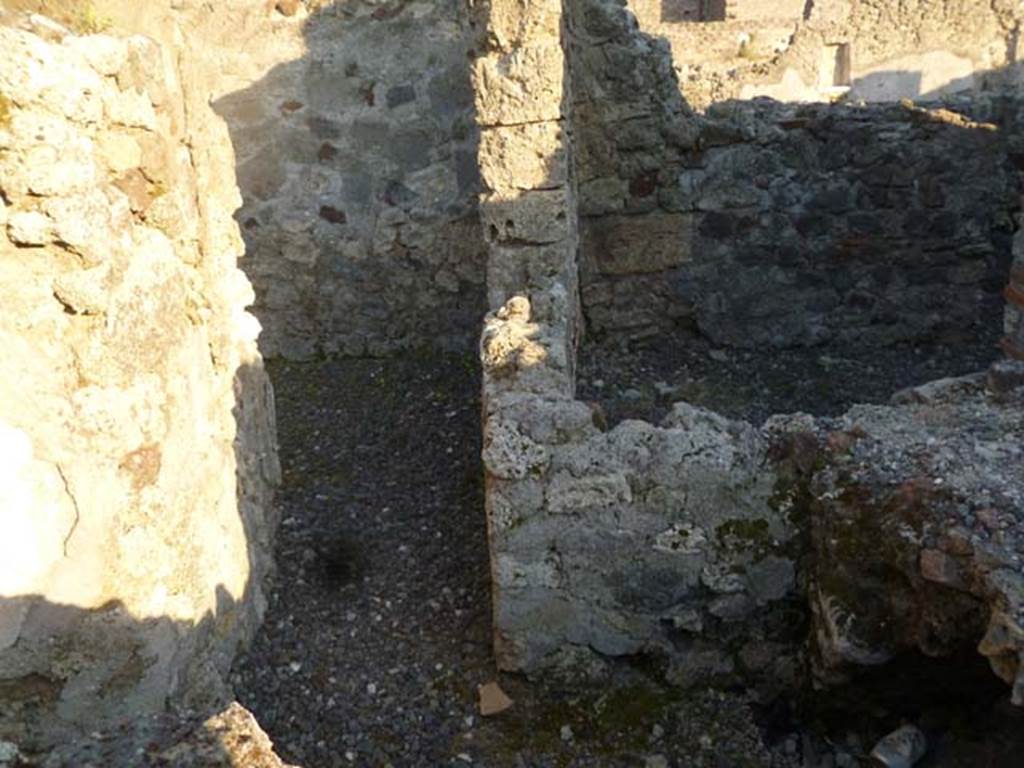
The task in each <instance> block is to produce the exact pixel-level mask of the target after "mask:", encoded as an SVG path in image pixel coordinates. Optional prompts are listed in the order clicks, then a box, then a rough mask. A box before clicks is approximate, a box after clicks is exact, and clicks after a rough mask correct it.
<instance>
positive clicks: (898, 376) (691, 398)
mask: <svg viewBox="0 0 1024 768" xmlns="http://www.w3.org/2000/svg"><path fill="white" fill-rule="evenodd" d="M1000 336H1001V329H1000V328H999V326H998V324H997V323H996V322H994V321H992V322H986V323H985V325H984V327H983V328H973V329H969V330H965V332H964V334H963V335H962V336H960V337H958V338H948V339H943V340H935V341H931V342H929V343H922V344H912V343H901V344H894V345H892V346H889V347H883V348H878V349H866V348H859V349H858V348H855V347H850V346H842V345H837V344H827V345H823V346H820V347H804V348H794V349H781V350H780V349H770V348H767V349H756V350H737V349H728V350H726V349H716V348H715V347H713V346H712V345H711V344H710V343H709V342H708V341H707V340H706V339H705V338H703V337H701V336H699V335H697V334H695V333H692V332H687V331H678V332H676V333H672V334H665V335H662V336H656V337H653V338H649V339H645V340H642V341H638V342H633V343H631V344H624V343H619V342H616V341H612V340H602V339H587V341H586V343H585V344H584V346H583V348H582V349H581V350H580V355H579V361H578V365H579V370H578V376H577V397H579V398H580V399H581V400H589V401H592V402H597V403H600V404H601V406H602V408H603V409H604V411H605V413H606V415H607V417H608V421H609V423H610V424H615V423H618V422H620V421H622V420H623V419H645V420H647V421H652V422H655V423H656V422H658V421H660V420H661V419H662V418H663V417H664V416H665V415H666V414H667V413H668V412H669V410H670V409H671V407H672V403H673V402H675V401H678V400H685V401H686V402H689V403H692V404H694V405H700V406H704V407H706V408H710V409H711V410H714V411H718V412H719V413H722V414H724V415H726V416H729V417H730V418H734V419H746V420H748V421H752V422H753V423H754V424H761V423H762V422H764V420H765V419H767V418H768V417H769V416H771V415H773V414H776V413H794V412H796V411H803V412H804V413H809V414H811V415H813V416H838V415H840V414H842V413H843V412H845V411H846V410H847V409H848V408H849V407H850V406H851V405H853V404H854V403H885V402H888V400H889V398H890V397H891V396H892V395H893V394H894V393H895V392H897V391H899V390H901V389H904V388H906V387H911V386H917V385H920V384H924V383H925V382H928V381H933V380H935V379H941V378H944V377H947V376H962V375H965V374H968V373H974V372H975V371H980V370H984V369H985V368H987V367H988V366H989V364H991V363H992V362H993V361H994V360H996V359H998V358H999V357H1000V356H1001V354H1002V353H1001V352H1000V351H999V348H998V346H997V344H998V341H999V337H1000Z"/></svg>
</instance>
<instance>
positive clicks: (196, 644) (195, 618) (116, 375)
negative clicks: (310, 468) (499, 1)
mask: <svg viewBox="0 0 1024 768" xmlns="http://www.w3.org/2000/svg"><path fill="white" fill-rule="evenodd" d="M0 48H2V49H3V51H4V56H3V60H2V61H0V296H2V297H3V302H4V307H5V309H4V312H3V313H2V315H0V341H2V344H3V347H4V356H3V360H2V362H0V456H2V457H3V460H2V462H0V529H2V531H3V534H2V536H0V737H2V738H5V739H13V740H14V741H16V742H18V743H19V744H21V745H22V746H30V747H31V746H33V745H36V746H38V745H39V744H47V743H53V742H56V741H64V740H68V739H72V738H74V737H75V736H76V735H79V734H81V733H83V732H91V731H94V730H97V729H103V728H106V727H110V726H113V725H115V724H118V723H121V722H124V721H125V720H128V719H130V718H134V717H137V716H138V715H140V714H142V713H148V712H154V711H158V710H160V709H162V708H163V707H164V705H165V704H166V703H167V701H168V700H173V701H176V702H179V703H189V704H192V705H196V706H201V705H203V704H205V703H211V702H215V701H216V700H217V699H219V698H222V697H223V696H224V695H225V693H226V690H225V686H224V683H223V681H222V678H221V676H222V675H223V674H224V673H226V671H227V667H228V666H229V665H230V662H231V659H232V657H233V655H234V653H235V651H236V649H237V646H238V645H239V643H241V642H244V641H245V640H246V639H247V638H248V637H249V636H250V634H251V633H252V631H253V630H254V628H255V626H256V625H257V624H258V621H259V618H260V614H261V610H262V605H263V597H262V593H261V580H262V578H263V576H264V574H265V573H266V572H267V570H268V568H269V566H270V539H271V535H272V531H273V527H274V518H273V514H272V508H271V505H270V489H271V486H272V483H273V482H275V480H276V476H277V471H278V470H277V459H276V445H275V439H274V427H273V402H272V396H271V391H270V385H269V382H268V380H267V378H266V375H265V374H264V372H263V368H262V364H261V360H260V356H259V354H258V352H257V349H256V336H257V334H258V331H259V325H258V323H257V322H256V320H255V319H254V318H253V317H252V316H250V315H249V314H247V313H246V311H245V307H246V306H247V305H248V304H250V303H251V302H252V298H253V297H252V291H251V289H250V287H249V284H248V282H247V280H246V279H245V276H244V275H243V273H242V272H240V271H239V270H238V269H237V266H236V259H237V257H238V256H239V254H240V253H241V251H242V243H241V240H240V238H239V235H238V230H237V227H236V225H235V223H234V222H233V221H232V219H231V213H232V211H233V210H234V209H235V208H237V207H238V205H239V204H240V200H239V197H238V192H237V188H236V187H235V185H234V168H233V163H232V154H231V145H230V141H229V137H228V135H227V131H226V130H225V128H224V126H223V123H222V122H221V121H220V120H219V119H218V118H217V117H216V116H215V115H214V114H213V113H212V112H211V111H210V110H209V107H208V105H207V102H206V99H205V98H204V94H203V92H202V89H201V88H200V87H198V86H199V84H200V83H201V81H202V77H203V75H202V74H201V73H199V72H197V71H196V70H195V69H194V68H193V67H192V66H191V65H190V62H189V61H188V59H187V57H186V58H185V59H179V58H178V57H177V56H176V55H175V53H174V51H173V50H172V49H169V48H166V47H161V46H160V45H159V44H157V43H156V42H154V41H153V40H151V39H149V38H144V37H140V36H132V37H122V36H108V35H100V34H94V35H86V36H79V35H75V34H71V33H69V32H68V30H67V29H65V28H64V27H62V26H60V25H59V24H57V23H55V22H53V21H50V20H48V19H46V18H43V17H33V18H32V19H31V20H29V19H28V17H26V16H23V15H20V14H16V13H10V12H7V11H2V10H0Z"/></svg>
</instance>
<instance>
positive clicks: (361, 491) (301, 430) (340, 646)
mask: <svg viewBox="0 0 1024 768" xmlns="http://www.w3.org/2000/svg"><path fill="white" fill-rule="evenodd" d="M471 361H472V358H465V357H459V356H447V357H445V356H438V355H436V354H430V355H421V356H411V357H407V358H403V359H390V360H371V359H358V360H337V361H327V362H323V361H321V362H314V363H302V364H296V363H280V362H278V363H273V364H271V365H270V366H269V369H270V373H271V377H272V379H273V382H274V385H275V390H276V396H277V415H278V429H279V433H280V443H281V459H282V464H283V470H284V482H283V487H282V488H281V490H280V491H279V495H278V501H279V504H280V505H281V508H282V516H283V523H282V527H281V531H280V533H279V539H278V545H277V561H278V573H277V576H276V579H275V581H274V583H273V584H272V586H271V589H270V601H269V602H270V604H269V607H268V611H267V616H266V620H265V624H264V627H263V629H262V631H261V632H260V634H259V635H258V637H257V639H256V641H255V642H254V644H253V646H252V648H251V649H250V650H249V652H248V653H247V654H245V655H244V656H242V657H241V658H240V659H239V660H238V662H237V663H236V665H235V670H234V675H233V682H234V685H235V688H236V691H237V694H238V697H239V700H240V701H241V702H242V704H244V705H245V706H246V707H248V708H249V709H250V710H251V711H252V712H253V713H254V714H255V715H256V717H257V719H258V720H259V722H260V725H261V726H262V727H263V728H264V729H265V730H266V731H267V732H268V733H269V734H270V736H271V738H272V739H273V741H274V743H275V746H276V749H277V750H278V752H279V753H280V754H281V756H282V757H283V758H284V759H285V760H287V761H291V762H294V763H297V764H300V765H302V766H305V767H306V768H321V767H323V766H350V765H356V766H386V765H391V766H395V768H400V767H401V766H442V765H463V766H464V765H470V764H474V765H485V766H538V767H539V766H552V767H554V766H619V765H621V766H646V765H650V766H654V767H655V768H656V767H657V766H662V765H687V766H689V765H693V766H700V765H707V766H718V765H727V766H768V765H772V764H776V765H788V764H791V759H790V758H787V757H786V756H785V750H786V745H785V740H784V739H783V740H782V741H780V742H779V745H778V749H777V751H778V753H779V757H778V759H777V760H775V761H774V762H773V759H772V756H771V753H770V750H769V749H768V748H766V746H765V745H764V743H763V741H762V737H761V733H760V731H759V730H758V728H757V727H756V726H755V724H754V719H753V713H752V711H751V709H750V708H749V707H748V706H747V704H746V700H745V698H744V696H743V695H742V694H735V693H734V694H725V693H719V692H707V693H705V694H701V695H699V696H692V695H691V696H689V697H687V699H686V700H685V701H683V700H682V699H681V698H680V697H679V694H677V693H671V692H668V691H666V690H663V689H661V688H659V687H658V686H657V685H655V684H654V683H652V682H651V680H650V678H649V677H648V676H647V675H646V674H645V673H644V672H642V671H633V670H631V669H628V668H624V669H622V670H617V671H614V672H613V671H611V670H607V671H606V672H607V674H608V675H612V674H614V675H615V676H616V682H617V684H618V685H620V686H622V687H621V690H619V691H618V692H616V693H610V692H609V689H608V687H606V686H599V687H598V688H596V689H594V688H591V689H589V690H587V689H582V690H581V689H579V687H578V686H572V687H575V688H576V692H575V693H569V692H568V690H569V686H567V685H565V682H566V681H551V680H547V681H536V682H533V683H528V682H527V681H525V680H522V679H518V678H516V677H513V676H507V675H506V676H498V675H497V674H496V672H495V668H494V661H493V658H492V656H491V649H490V616H489V611H490V606H489V595H488V583H489V574H488V561H487V544H486V538H485V520H484V512H483V493H482V488H481V468H480V465H479V458H478V457H479V454H480V443H479V441H480V423H479V396H478V390H479V375H478V372H477V370H476V368H475V365H474V364H473V363H472V362H471ZM492 680H500V683H501V686H502V687H503V688H504V690H505V691H506V692H507V693H508V694H509V695H510V696H511V697H512V698H513V700H514V701H515V704H514V705H513V707H512V708H511V709H510V710H508V711H507V712H504V713H503V714H501V715H498V716H496V717H493V718H489V719H483V718H481V717H480V716H479V713H478V709H477V707H478V699H477V686H478V685H480V684H482V683H487V682H489V681H492ZM792 748H793V745H792V744H790V745H789V749H792ZM661 760H665V761H666V762H660V761H661Z"/></svg>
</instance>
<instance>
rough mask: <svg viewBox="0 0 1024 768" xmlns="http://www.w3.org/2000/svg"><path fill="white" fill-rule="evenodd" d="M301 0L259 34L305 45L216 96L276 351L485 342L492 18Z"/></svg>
mask: <svg viewBox="0 0 1024 768" xmlns="http://www.w3.org/2000/svg"><path fill="white" fill-rule="evenodd" d="M279 5H280V4H279ZM296 6H297V7H298V8H299V9H300V10H299V11H298V12H296V13H295V15H294V16H289V17H287V18H285V17H283V16H282V15H281V14H279V13H277V12H276V11H268V14H267V16H268V18H266V19H265V20H262V21H260V22H259V24H258V25H257V26H256V28H255V29H254V30H252V31H251V32H250V34H251V35H252V36H253V37H254V41H253V43H252V44H253V45H256V46H259V45H265V46H268V47H273V46H281V45H283V44H284V42H282V41H285V42H286V43H287V45H288V48H287V50H289V51H291V52H297V51H298V50H302V55H301V56H300V57H298V58H294V59H293V60H290V61H284V62H277V63H274V66H272V67H271V68H270V69H269V70H268V71H266V72H265V73H264V74H263V75H262V76H261V77H260V78H259V79H258V80H256V81H255V82H253V83H252V84H250V85H248V86H247V87H245V88H242V89H240V90H236V91H234V92H231V93H227V94H225V95H223V96H221V97H220V98H218V99H216V100H215V101H214V103H213V107H214V110H215V111H216V112H217V113H218V114H219V115H220V116H221V117H223V118H224V120H225V122H226V123H227V126H228V129H229V132H230V135H231V141H232V144H233V146H234V150H235V158H236V172H237V176H238V185H239V189H240V191H241V193H242V198H243V205H242V207H241V208H239V210H238V211H237V212H236V214H235V217H236V219H237V221H238V223H239V225H240V227H241V229H242V234H243V237H244V238H245V241H246V254H245V258H244V259H243V260H242V261H241V262H240V265H239V266H240V267H241V268H242V269H243V270H244V271H245V273H246V274H247V275H248V277H249V279H250V281H251V282H252V284H253V287H254V289H255V292H256V302H255V304H254V307H253V312H254V314H255V315H256V316H257V318H258V319H259V320H260V323H261V324H262V326H263V334H262V335H261V338H260V349H261V351H262V352H263V353H264V355H266V356H268V357H276V356H282V357H285V358H288V359H309V358H310V357H311V356H314V355H319V354H325V355H333V354H343V355H347V356H360V355H373V356H379V355H382V354H391V353H398V352H400V351H402V350H405V349H411V348H415V347H416V346H420V345H430V346H435V347H443V348H446V349H455V350H459V351H462V350H466V349H469V348H472V346H473V345H474V344H475V342H476V335H477V332H478V326H479V321H480V318H481V317H482V315H483V313H484V311H485V307H484V262H483V253H484V241H483V236H482V234H481V231H480V223H479V216H478V212H477V197H478V194H479V174H478V171H477V167H476V151H477V144H478V131H477V128H476V124H475V119H474V104H473V91H472V87H471V85H470V80H469V57H470V55H471V52H472V50H473V47H474V45H475V44H476V40H477V38H478V37H479V34H480V31H479V29H477V28H476V27H474V25H473V20H472V18H470V16H471V14H470V13H469V12H468V10H467V8H466V7H465V6H464V4H463V3H462V2H458V1H457V0H444V1H443V2H438V3H432V4H422V3H417V4H412V3H410V2H408V0H388V2H382V3H368V2H365V1H364V0H335V1H332V2H313V1H312V0H310V1H309V2H306V3H305V4H299V3H292V4H291V5H290V7H291V8H292V9H294V8H295V7H296ZM282 7H283V6H282ZM303 8H308V14H307V13H306V11H305V10H301V9H303ZM255 60H256V61H260V60H261V59H260V58H259V56H258V55H257V56H256V57H255ZM262 60H263V61H264V62H265V63H270V62H272V61H274V59H273V58H264V59H262ZM240 66H241V65H240Z"/></svg>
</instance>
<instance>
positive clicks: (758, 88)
mask: <svg viewBox="0 0 1024 768" xmlns="http://www.w3.org/2000/svg"><path fill="white" fill-rule="evenodd" d="M628 5H629V7H630V8H631V9H632V10H634V11H635V13H636V15H637V17H638V19H639V21H640V26H641V28H642V29H643V31H644V32H646V33H648V34H651V35H655V36H658V37H664V38H665V39H667V40H669V41H671V44H672V51H673V57H674V60H675V65H676V68H677V71H678V73H679V79H680V87H681V89H682V91H683V93H684V95H685V96H686V98H687V100H688V101H689V102H690V103H691V104H693V105H694V106H695V107H699V108H701V109H703V108H705V107H707V106H708V105H709V104H711V103H713V102H716V101H722V100H727V99H733V98H752V97H753V96H757V95H767V96H772V97H774V98H777V99H780V100H782V101H821V100H827V99H828V98H829V97H830V96H832V95H835V93H836V92H835V91H833V90H832V89H833V86H837V85H843V86H850V87H851V92H850V94H851V96H852V97H854V98H856V99H865V100H867V101H896V100H899V99H901V98H918V97H921V98H925V97H927V98H934V97H936V96H938V95H942V94H945V93H949V92H955V91H959V90H964V89H972V88H983V87H985V86H986V85H987V84H988V83H990V82H991V81H993V79H1002V78H1005V77H1006V76H1009V77H1010V78H1011V79H1013V80H1015V81H1019V60H1020V54H1019V52H1018V50H1017V42H1016V40H1017V31H1016V30H1017V29H1018V28H1019V25H1020V22H1021V17H1022V11H1021V9H1020V6H1019V4H1017V3H1014V2H995V3H990V2H987V0H956V2H943V1H940V0H916V1H915V2H901V3H895V2H891V0H852V1H849V2H848V1H847V0H817V2H814V3H808V4H806V5H807V8H806V12H805V11H804V8H803V7H802V6H803V5H804V4H803V3H785V4H782V5H780V4H778V3H772V4H770V5H766V4H762V3H753V4H747V3H743V2H742V0H737V2H736V3H735V4H734V5H735V6H737V11H735V12H730V13H728V19H729V20H728V21H725V22H717V23H712V24H699V23H696V24H695V23H679V20H677V19H676V18H675V17H674V16H673V15H671V14H666V13H665V12H664V11H665V9H666V7H667V4H666V2H665V0H628ZM730 10H731V9H730ZM839 44H844V45H846V46H848V48H847V49H846V51H845V52H844V53H843V55H844V56H847V57H848V63H849V67H848V69H847V70H846V71H845V75H846V76H845V77H842V78H840V79H839V80H838V81H837V80H836V79H835V74H836V72H835V71H834V65H835V55H836V53H837V52H836V51H835V50H834V49H832V48H830V46H836V45H839Z"/></svg>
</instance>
